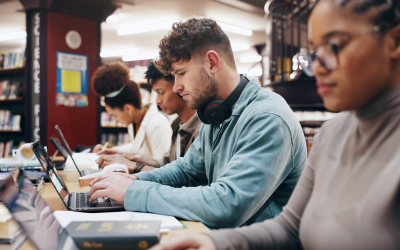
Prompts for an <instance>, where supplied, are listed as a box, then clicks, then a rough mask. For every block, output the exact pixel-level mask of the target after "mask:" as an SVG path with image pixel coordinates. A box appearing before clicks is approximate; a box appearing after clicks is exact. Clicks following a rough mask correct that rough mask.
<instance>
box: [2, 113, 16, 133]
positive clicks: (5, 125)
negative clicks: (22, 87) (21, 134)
mask: <svg viewBox="0 0 400 250" xmlns="http://www.w3.org/2000/svg"><path fill="white" fill-rule="evenodd" d="M0 130H13V131H19V130H21V115H13V113H12V112H11V111H10V110H4V109H2V110H0Z"/></svg>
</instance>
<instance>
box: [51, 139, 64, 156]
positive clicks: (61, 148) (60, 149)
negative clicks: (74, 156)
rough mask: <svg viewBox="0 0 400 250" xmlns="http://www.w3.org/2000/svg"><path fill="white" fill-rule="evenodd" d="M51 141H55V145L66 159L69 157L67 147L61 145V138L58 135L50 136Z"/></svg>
mask: <svg viewBox="0 0 400 250" xmlns="http://www.w3.org/2000/svg"><path fill="white" fill-rule="evenodd" d="M50 141H51V143H53V145H54V147H56V149H57V150H58V151H59V152H60V153H61V155H62V156H63V157H64V159H65V160H67V158H68V152H67V150H65V148H64V147H63V146H62V145H61V142H60V140H58V138H57V137H55V136H52V137H50Z"/></svg>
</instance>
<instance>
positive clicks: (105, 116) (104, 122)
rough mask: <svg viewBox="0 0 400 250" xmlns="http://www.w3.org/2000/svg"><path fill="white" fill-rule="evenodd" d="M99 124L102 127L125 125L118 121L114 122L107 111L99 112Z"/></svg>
mask: <svg viewBox="0 0 400 250" xmlns="http://www.w3.org/2000/svg"><path fill="white" fill-rule="evenodd" d="M101 126H102V127H122V128H123V127H126V126H124V125H123V124H122V123H120V122H116V121H115V120H114V119H113V117H112V115H110V114H109V113H107V112H102V113H101Z"/></svg>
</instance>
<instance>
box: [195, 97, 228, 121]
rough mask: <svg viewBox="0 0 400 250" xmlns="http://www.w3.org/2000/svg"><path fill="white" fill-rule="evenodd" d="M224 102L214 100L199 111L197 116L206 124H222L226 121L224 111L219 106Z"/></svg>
mask: <svg viewBox="0 0 400 250" xmlns="http://www.w3.org/2000/svg"><path fill="white" fill-rule="evenodd" d="M223 102H224V100H220V99H217V100H214V101H212V102H210V103H209V104H207V105H206V106H204V107H201V108H200V109H198V110H197V116H198V117H199V119H200V121H202V122H203V123H204V124H221V123H222V122H223V121H224V120H225V115H224V111H223V110H221V109H220V108H219V107H218V106H219V105H220V104H221V103H223Z"/></svg>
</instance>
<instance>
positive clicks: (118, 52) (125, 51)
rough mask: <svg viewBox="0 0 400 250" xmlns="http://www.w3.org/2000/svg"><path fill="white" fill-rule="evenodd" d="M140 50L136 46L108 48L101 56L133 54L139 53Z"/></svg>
mask: <svg viewBox="0 0 400 250" xmlns="http://www.w3.org/2000/svg"><path fill="white" fill-rule="evenodd" d="M138 52H139V50H138V49H136V48H132V49H120V50H108V51H102V52H100V57H114V56H124V55H132V54H136V53H138Z"/></svg>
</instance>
